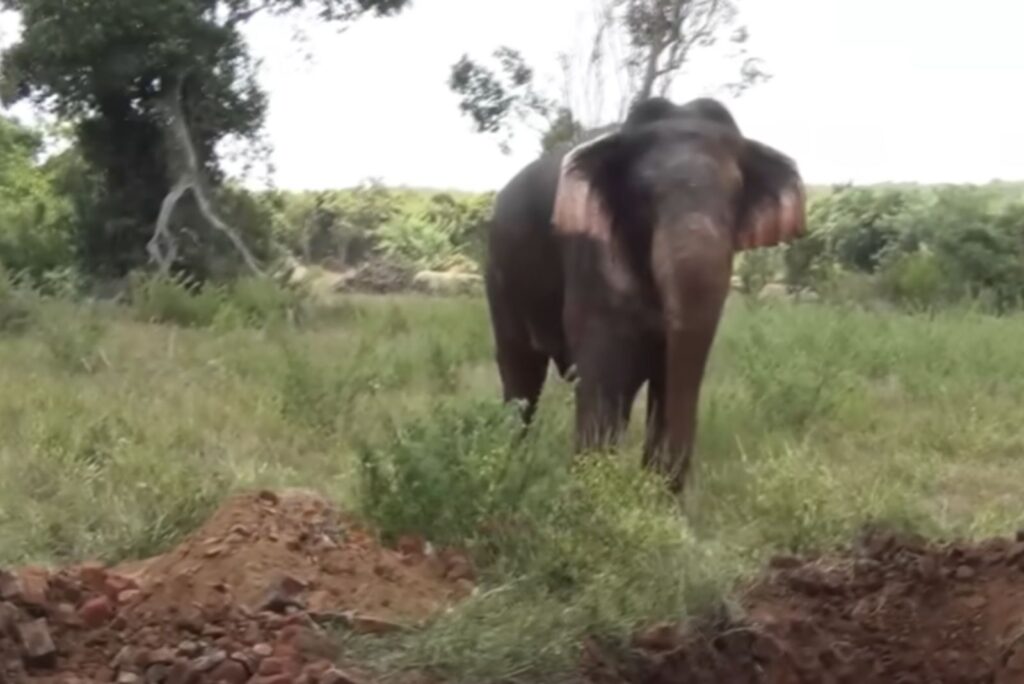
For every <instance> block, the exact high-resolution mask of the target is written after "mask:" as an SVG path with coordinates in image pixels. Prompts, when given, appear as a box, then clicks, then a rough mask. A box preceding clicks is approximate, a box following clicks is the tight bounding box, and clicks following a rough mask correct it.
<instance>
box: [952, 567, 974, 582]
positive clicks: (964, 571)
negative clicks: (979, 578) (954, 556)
mask: <svg viewBox="0 0 1024 684" xmlns="http://www.w3.org/2000/svg"><path fill="white" fill-rule="evenodd" d="M975 574H976V572H975V570H974V568H972V567H971V566H969V565H961V566H959V567H957V569H956V578H957V579H958V580H969V579H971V578H973V577H974V575H975Z"/></svg>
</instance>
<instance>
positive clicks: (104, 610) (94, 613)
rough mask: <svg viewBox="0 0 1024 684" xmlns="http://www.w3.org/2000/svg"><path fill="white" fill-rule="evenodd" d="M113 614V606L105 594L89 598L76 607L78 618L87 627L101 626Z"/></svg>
mask: <svg viewBox="0 0 1024 684" xmlns="http://www.w3.org/2000/svg"><path fill="white" fill-rule="evenodd" d="M113 616H114V607H113V606H112V605H111V603H110V599H108V598H107V597H106V596H97V597H96V598H92V599H89V600H88V601H86V602H85V603H83V604H82V606H81V607H80V608H79V609H78V618H79V619H80V620H81V621H82V624H84V625H85V626H86V627H87V628H89V629H96V628H97V627H100V626H102V625H103V624H105V623H106V622H107V621H109V620H110V618H112V617H113Z"/></svg>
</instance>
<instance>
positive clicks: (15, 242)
mask: <svg viewBox="0 0 1024 684" xmlns="http://www.w3.org/2000/svg"><path fill="white" fill-rule="evenodd" d="M42 146H43V138H42V135H40V134H39V132H38V131H35V130H33V129H31V128H28V127H26V126H24V125H22V124H20V123H19V122H17V121H15V120H14V119H10V118H7V117H0V265H2V266H3V267H6V270H7V271H8V272H12V273H17V274H20V275H27V276H29V277H31V278H33V279H34V280H36V281H37V282H38V281H39V279H40V278H41V277H42V276H43V274H44V273H46V272H47V271H52V270H54V269H57V268H60V267H64V266H68V265H69V263H70V262H71V255H70V253H69V248H68V245H69V240H68V235H67V229H68V223H69V221H68V219H69V216H70V213H71V212H70V207H69V204H68V202H67V200H66V199H65V198H64V197H62V196H61V195H60V194H59V193H58V192H56V189H55V186H54V182H53V174H52V173H51V172H50V171H49V169H47V168H46V167H43V166H41V165H39V163H38V157H39V155H40V152H41V150H42Z"/></svg>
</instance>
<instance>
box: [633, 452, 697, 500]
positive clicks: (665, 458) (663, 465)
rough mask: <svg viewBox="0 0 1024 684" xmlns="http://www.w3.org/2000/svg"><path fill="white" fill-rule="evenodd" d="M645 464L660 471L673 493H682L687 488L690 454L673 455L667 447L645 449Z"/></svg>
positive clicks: (646, 466) (657, 471) (653, 469)
mask: <svg viewBox="0 0 1024 684" xmlns="http://www.w3.org/2000/svg"><path fill="white" fill-rule="evenodd" d="M643 466H644V467H645V468H648V469H650V470H652V471H653V472H656V473H658V474H659V475H660V476H661V477H663V478H664V479H665V484H666V486H667V487H668V490H669V491H670V492H671V493H672V494H680V493H682V491H683V490H684V489H685V488H686V481H687V476H688V475H689V471H690V455H689V454H686V453H683V454H677V455H672V454H671V453H670V452H669V451H668V450H667V449H665V448H661V449H645V451H644V456H643Z"/></svg>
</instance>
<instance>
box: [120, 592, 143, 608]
mask: <svg viewBox="0 0 1024 684" xmlns="http://www.w3.org/2000/svg"><path fill="white" fill-rule="evenodd" d="M141 597H142V592H141V591H139V590H138V589H125V590H124V591H122V592H121V593H119V594H118V595H117V603H118V605H122V606H124V605H127V604H129V603H135V602H136V601H138V600H139V599H140V598H141Z"/></svg>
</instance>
